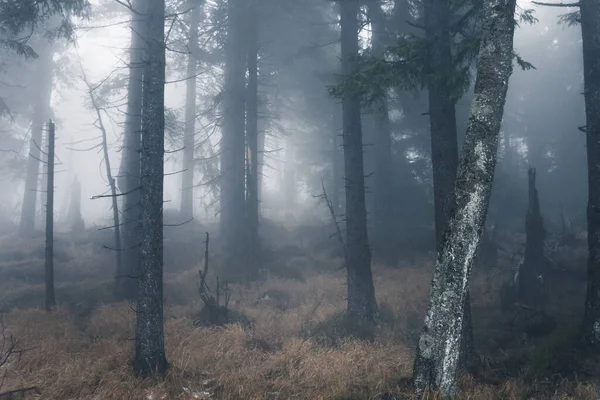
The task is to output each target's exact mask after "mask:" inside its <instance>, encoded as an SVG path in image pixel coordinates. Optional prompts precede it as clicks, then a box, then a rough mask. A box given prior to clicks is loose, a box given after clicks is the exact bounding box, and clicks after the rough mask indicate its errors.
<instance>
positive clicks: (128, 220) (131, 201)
mask: <svg viewBox="0 0 600 400" xmlns="http://www.w3.org/2000/svg"><path fill="white" fill-rule="evenodd" d="M145 4H146V2H145V1H143V0H134V1H133V2H132V11H131V14H132V15H131V18H132V20H131V44H130V51H129V82H128V85H127V113H126V115H125V135H124V139H123V155H122V157H121V165H120V168H119V175H118V179H117V183H118V185H119V190H120V191H121V194H122V195H123V229H122V232H123V243H122V245H121V248H120V250H121V252H122V253H123V257H122V261H123V264H122V265H123V270H122V271H117V274H116V294H117V297H118V298H121V299H127V300H134V299H135V298H136V294H135V291H136V282H135V279H136V278H135V277H136V276H137V275H138V267H139V265H140V247H139V245H140V208H139V207H140V192H139V188H140V150H141V129H142V86H143V82H142V80H143V67H144V61H143V55H144V51H145V46H146V45H147V43H146V41H145V39H144V37H145V36H144V35H145V31H144V30H145V26H144V20H143V15H144V13H145V7H144V6H145Z"/></svg>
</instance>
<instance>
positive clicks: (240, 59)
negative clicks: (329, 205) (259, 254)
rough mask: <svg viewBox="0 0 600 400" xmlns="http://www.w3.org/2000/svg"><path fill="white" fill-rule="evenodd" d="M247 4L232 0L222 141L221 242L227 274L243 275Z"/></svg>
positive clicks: (232, 276)
mask: <svg viewBox="0 0 600 400" xmlns="http://www.w3.org/2000/svg"><path fill="white" fill-rule="evenodd" d="M245 12H246V7H245V2H244V1H241V0H229V2H228V15H229V16H228V25H227V43H226V45H225V46H226V50H225V51H226V61H225V93H224V101H223V115H224V118H223V129H222V136H223V138H222V141H221V178H220V182H221V194H220V200H221V214H220V217H221V218H220V225H221V238H222V243H223V250H224V253H225V254H226V259H225V261H224V270H225V274H226V275H228V278H235V277H236V276H237V277H239V275H242V274H243V269H240V265H241V264H242V261H243V256H244V247H245V244H244V242H245V240H246V228H245V225H246V224H245V213H246V212H245V211H246V207H245V191H246V189H245V183H246V181H245V169H246V168H245V160H246V154H245V153H246V143H245V142H246V141H245V125H246V122H245V119H246V118H245V114H246V109H245V108H246V104H245V97H246V96H245V91H246V82H245V81H246V77H245V74H246V62H245V61H246V49H245V37H244V34H245V31H246V30H245V25H244V23H245V18H244V17H245V15H244V13H245Z"/></svg>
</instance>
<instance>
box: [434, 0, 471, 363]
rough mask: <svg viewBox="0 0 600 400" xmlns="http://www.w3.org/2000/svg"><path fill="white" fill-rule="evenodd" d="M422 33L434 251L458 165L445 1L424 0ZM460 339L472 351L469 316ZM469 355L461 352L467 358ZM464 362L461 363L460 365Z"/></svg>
mask: <svg viewBox="0 0 600 400" xmlns="http://www.w3.org/2000/svg"><path fill="white" fill-rule="evenodd" d="M423 4H424V14H425V15H424V23H425V36H426V39H427V42H428V46H429V48H428V54H427V59H428V61H427V62H428V65H427V73H428V75H429V79H430V80H433V81H435V83H430V84H429V85H428V91H429V121H430V130H431V164H432V169H433V202H434V219H435V242H436V250H437V251H438V253H439V251H440V249H441V241H442V237H443V234H444V230H445V229H446V224H447V223H448V220H449V218H450V215H451V213H452V208H453V207H454V205H455V193H454V184H455V181H456V172H457V168H458V138H457V128H456V107H455V99H454V98H453V96H452V89H453V88H452V87H450V86H449V84H448V83H446V82H447V81H446V80H445V79H441V78H440V77H441V76H443V75H444V74H446V73H448V71H451V70H452V69H453V68H454V65H453V62H452V49H451V41H452V39H451V35H450V28H449V20H450V16H451V15H452V13H451V11H450V2H449V0H425V1H424V3H423ZM464 304H465V307H466V308H465V310H464V312H465V313H467V314H469V315H470V314H471V302H470V300H469V298H467V300H466V301H465V303H464ZM465 321H466V322H465V324H464V326H463V328H464V332H463V341H464V346H465V350H467V349H468V350H473V345H472V343H470V344H468V343H467V342H468V341H469V340H470V339H469V338H471V339H472V338H473V326H472V324H471V318H470V317H469V318H465ZM471 356H472V354H465V356H464V359H465V360H468V359H469V358H471ZM462 366H464V365H461V367H462Z"/></svg>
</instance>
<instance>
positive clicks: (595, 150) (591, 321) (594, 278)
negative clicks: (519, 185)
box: [578, 0, 600, 348]
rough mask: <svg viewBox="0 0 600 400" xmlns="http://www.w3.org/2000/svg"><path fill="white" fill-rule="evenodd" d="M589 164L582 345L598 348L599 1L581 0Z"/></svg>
mask: <svg viewBox="0 0 600 400" xmlns="http://www.w3.org/2000/svg"><path fill="white" fill-rule="evenodd" d="M578 4H579V6H580V11H581V16H580V19H581V36H582V41H583V79H584V98H585V117H586V125H585V128H584V129H585V135H586V141H587V162H588V208H587V222H588V252H589V255H588V286H587V296H586V300H585V313H584V317H583V325H582V330H583V338H584V342H585V343H587V344H588V345H591V346H593V347H594V348H600V24H599V21H600V1H598V0H580V1H579V3H578Z"/></svg>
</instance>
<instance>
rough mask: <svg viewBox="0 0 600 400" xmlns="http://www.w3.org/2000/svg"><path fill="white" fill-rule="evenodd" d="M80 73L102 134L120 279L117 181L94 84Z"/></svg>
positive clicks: (124, 272)
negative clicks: (114, 176) (112, 167)
mask: <svg viewBox="0 0 600 400" xmlns="http://www.w3.org/2000/svg"><path fill="white" fill-rule="evenodd" d="M80 67H81V74H82V78H83V81H84V83H85V85H86V87H87V89H88V94H89V96H90V102H91V103H92V107H93V109H94V111H95V112H96V122H95V123H94V126H95V127H96V128H98V129H99V130H100V133H101V134H102V152H103V154H104V165H105V166H106V179H107V180H108V184H109V185H110V194H111V199H112V210H113V223H114V234H115V235H114V250H115V257H116V263H117V265H116V266H117V270H116V275H115V276H116V279H117V280H118V279H121V278H122V277H123V275H125V274H126V271H124V270H123V261H122V260H123V257H122V253H123V252H122V251H121V250H122V247H121V223H120V218H119V202H118V200H117V183H116V180H115V178H113V175H112V169H111V166H110V157H109V156H108V139H107V135H106V128H105V126H104V120H103V119H102V110H101V108H100V106H99V105H98V102H97V101H96V96H95V95H94V86H93V85H92V84H91V83H90V82H89V81H88V79H87V76H86V75H85V72H84V71H83V66H81V64H80ZM116 288H117V286H115V289H116ZM117 295H118V293H117Z"/></svg>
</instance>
